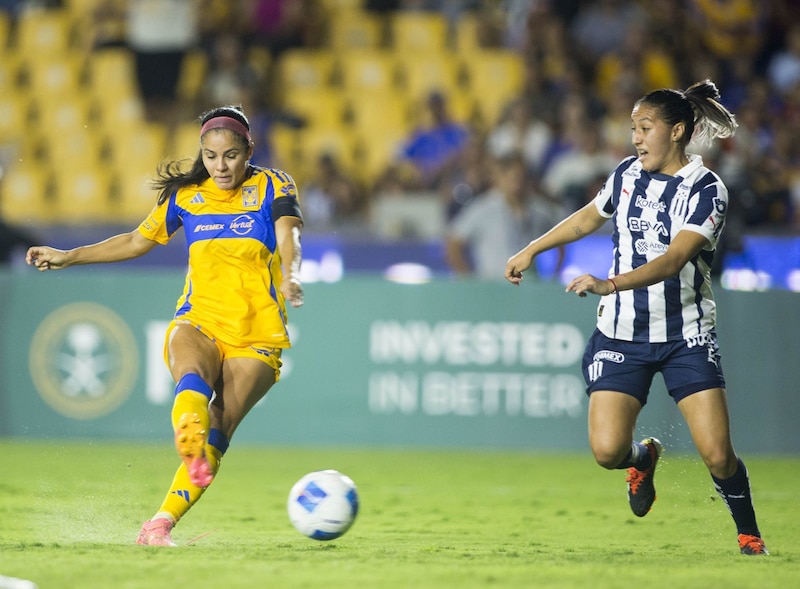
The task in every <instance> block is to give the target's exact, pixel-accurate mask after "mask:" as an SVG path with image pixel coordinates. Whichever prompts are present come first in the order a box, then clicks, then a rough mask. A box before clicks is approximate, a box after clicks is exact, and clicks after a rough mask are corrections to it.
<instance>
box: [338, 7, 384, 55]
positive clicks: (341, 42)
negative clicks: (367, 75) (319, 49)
mask: <svg viewBox="0 0 800 589" xmlns="http://www.w3.org/2000/svg"><path fill="white" fill-rule="evenodd" d="M383 39H384V25H383V22H382V21H381V19H380V17H378V16H376V15H374V14H371V13H368V12H352V11H351V12H340V11H336V12H334V13H333V14H332V15H331V20H330V24H329V28H328V40H327V46H328V47H330V48H331V49H333V50H334V51H337V52H338V51H347V50H353V49H362V50H363V49H377V48H378V47H381V46H382V45H383Z"/></svg>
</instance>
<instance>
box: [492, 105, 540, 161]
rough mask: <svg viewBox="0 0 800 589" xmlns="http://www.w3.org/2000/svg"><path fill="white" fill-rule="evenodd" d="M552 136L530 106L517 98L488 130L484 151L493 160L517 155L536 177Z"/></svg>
mask: <svg viewBox="0 0 800 589" xmlns="http://www.w3.org/2000/svg"><path fill="white" fill-rule="evenodd" d="M552 135H553V131H552V129H551V128H550V126H549V125H548V124H547V123H546V122H545V121H544V120H542V119H540V118H539V117H537V116H535V115H534V113H533V111H532V109H531V106H530V103H529V102H528V101H527V100H525V99H524V98H518V99H516V100H514V101H512V102H511V103H510V104H509V105H508V107H507V108H506V110H505V112H504V113H503V116H502V117H501V118H500V121H499V122H498V123H497V125H495V126H494V127H493V128H492V129H490V130H489V133H488V135H487V137H486V148H487V151H488V152H489V155H491V156H492V157H495V158H501V157H503V156H506V155H510V154H512V153H520V154H521V155H522V157H523V158H524V160H525V165H527V166H528V169H529V170H530V171H531V172H533V173H539V172H540V171H541V169H542V166H543V162H544V156H545V153H546V152H547V149H548V147H549V146H550V142H551V141H552Z"/></svg>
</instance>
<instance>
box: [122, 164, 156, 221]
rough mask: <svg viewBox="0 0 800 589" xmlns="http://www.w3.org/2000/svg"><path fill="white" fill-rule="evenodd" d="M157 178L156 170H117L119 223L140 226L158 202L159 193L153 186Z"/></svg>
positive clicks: (133, 167) (127, 167) (129, 168)
mask: <svg viewBox="0 0 800 589" xmlns="http://www.w3.org/2000/svg"><path fill="white" fill-rule="evenodd" d="M155 178H156V170H155V168H152V169H148V168H140V167H136V166H126V167H123V168H116V174H115V186H116V192H115V194H116V196H117V200H116V202H115V210H116V213H117V216H118V219H119V221H121V222H123V223H127V224H130V225H138V224H139V223H141V222H142V221H143V220H144V218H145V217H146V216H147V214H148V213H149V212H150V211H151V210H152V208H153V206H155V204H156V201H157V200H158V191H157V190H155V189H154V188H153V186H152V182H153V180H154V179H155Z"/></svg>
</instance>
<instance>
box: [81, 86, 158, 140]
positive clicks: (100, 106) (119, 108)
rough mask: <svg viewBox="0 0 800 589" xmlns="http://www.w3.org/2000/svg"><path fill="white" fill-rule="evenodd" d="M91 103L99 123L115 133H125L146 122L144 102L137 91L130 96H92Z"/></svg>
mask: <svg viewBox="0 0 800 589" xmlns="http://www.w3.org/2000/svg"><path fill="white" fill-rule="evenodd" d="M93 105H94V110H95V113H96V115H97V118H98V121H99V124H101V125H102V126H103V127H104V128H106V129H108V130H114V131H115V132H116V133H125V132H127V130H128V129H135V128H138V127H140V126H141V125H144V124H145V122H146V117H145V108H144V102H143V101H142V99H141V97H140V96H139V94H138V93H137V94H133V95H130V96H114V95H113V94H100V95H97V96H95V97H94V99H93Z"/></svg>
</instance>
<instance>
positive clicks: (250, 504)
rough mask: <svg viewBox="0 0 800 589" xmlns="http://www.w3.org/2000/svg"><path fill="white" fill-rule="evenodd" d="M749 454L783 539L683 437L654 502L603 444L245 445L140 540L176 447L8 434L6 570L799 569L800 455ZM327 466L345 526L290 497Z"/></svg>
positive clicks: (457, 582) (245, 582)
mask: <svg viewBox="0 0 800 589" xmlns="http://www.w3.org/2000/svg"><path fill="white" fill-rule="evenodd" d="M744 458H745V461H746V462H747V464H748V467H749V470H750V476H751V479H752V483H753V490H754V494H755V503H756V509H757V512H758V516H759V524H760V526H761V530H762V533H763V534H764V537H765V540H766V541H767V546H768V547H769V549H770V551H771V553H772V554H771V555H770V556H768V557H744V556H741V555H740V554H739V551H738V546H737V544H736V533H735V528H734V526H733V522H732V520H731V518H730V516H729V515H728V513H727V511H726V509H725V507H724V505H723V504H722V502H721V501H720V500H719V499H717V498H716V495H715V493H714V490H713V487H712V485H711V482H710V479H709V477H708V474H707V472H706V470H705V468H704V466H703V465H702V463H701V462H700V460H699V459H698V458H696V457H695V456H683V455H681V456H678V455H670V453H669V448H667V453H666V454H665V455H664V458H663V459H662V462H661V463H660V465H659V470H658V472H657V474H656V488H657V489H658V495H659V498H658V500H657V501H656V503H655V505H654V508H653V511H652V512H651V513H650V514H648V515H647V517H645V518H641V519H639V518H636V517H634V516H633V515H632V514H631V513H630V510H629V508H628V506H627V502H626V498H625V473H624V472H623V471H616V472H608V471H605V470H603V469H601V468H600V467H598V466H596V465H595V464H594V462H593V460H592V458H591V456H590V454H589V452H588V450H587V451H586V453H584V454H579V455H578V454H556V453H553V454H542V453H534V452H481V451H472V452H468V451H424V450H408V451H401V450H367V449H332V448H319V449H311V448H279V447H263V448H261V447H250V446H247V447H237V446H235V445H234V446H233V447H232V448H231V451H230V452H229V454H228V456H226V458H225V460H224V463H223V468H222V470H221V472H220V474H219V477H218V479H217V481H216V482H215V483H214V485H213V486H212V487H210V488H209V490H208V491H207V492H206V494H205V496H204V497H203V498H202V499H201V501H200V502H199V503H198V504H197V505H196V506H195V508H194V509H193V510H192V511H190V512H189V514H188V515H187V516H186V517H185V518H184V520H183V521H182V522H181V523H180V524H179V526H178V527H176V529H175V530H174V532H173V538H174V539H175V541H176V542H177V543H178V544H179V545H180V547H179V548H173V549H170V548H155V547H142V546H136V545H135V544H134V541H135V538H136V535H137V533H138V531H139V527H140V525H141V522H142V521H143V520H145V519H147V518H148V517H150V516H151V515H152V514H153V512H154V511H155V510H156V508H157V507H158V506H159V504H160V502H161V499H162V497H163V494H164V492H165V491H166V488H167V485H168V484H169V482H170V480H171V477H172V474H173V472H174V468H175V466H176V457H175V455H174V451H173V450H172V448H170V447H168V446H162V445H159V446H152V445H128V444H123V443H103V442H98V441H91V442H89V441H86V442H83V443H76V442H73V441H71V442H42V441H34V440H0V575H5V576H9V577H18V578H24V579H30V580H32V581H35V582H36V583H37V584H38V586H39V589H112V588H113V589H139V588H141V589H161V588H164V589H167V588H169V589H174V588H175V587H187V588H199V587H223V588H224V589H238V588H253V587H268V588H271V587H274V588H280V589H284V588H295V587H308V588H317V587H325V588H326V589H335V588H340V587H341V588H345V587H347V588H350V587H355V588H359V589H371V588H378V587H380V588H382V589H386V588H388V589H391V588H395V587H398V588H399V587H402V588H406V587H407V588H414V589H428V588H433V589H438V588H456V587H457V588H470V587H498V588H507V587H515V588H516V587H532V588H533V587H543V588H581V589H583V588H592V589H604V588H628V587H637V586H638V587H647V588H648V589H660V588H665V589H667V588H668V589H679V588H680V589H692V588H697V589H700V588H703V589H707V588H722V589H740V588H751V587H752V588H756V587H758V588H762V589H763V588H772V587H776V588H777V587H780V588H789V587H798V586H800V525H798V524H799V523H800V501H799V500H798V497H800V495H798V489H799V488H800V484H798V483H800V459H798V458H796V457H779V458H769V457H761V456H749V457H748V456H744ZM324 468H335V469H337V470H340V471H342V472H344V473H346V474H348V475H349V476H350V477H352V478H353V480H354V481H355V482H356V484H357V485H358V489H359V494H360V499H361V510H360V513H359V516H358V519H357V520H356V523H355V524H354V525H353V527H352V528H351V529H350V531H349V532H348V533H347V534H346V535H345V536H343V537H342V538H340V539H338V540H335V541H332V542H315V541H313V540H310V539H307V538H305V537H303V536H301V535H300V534H299V533H297V532H296V531H295V530H294V528H292V526H291V524H290V523H289V521H288V518H287V516H286V509H285V504H286V498H287V495H288V492H289V489H290V488H291V486H292V484H293V483H294V482H295V481H296V480H297V479H299V478H300V477H301V476H302V475H303V474H305V473H307V472H309V471H312V470H319V469H324ZM206 533H208V534H207V535H205V536H203V537H201V538H199V539H197V540H196V541H195V542H193V543H191V544H188V545H187V542H189V541H190V540H192V539H193V538H196V537H197V536H200V535H202V534H206Z"/></svg>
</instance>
